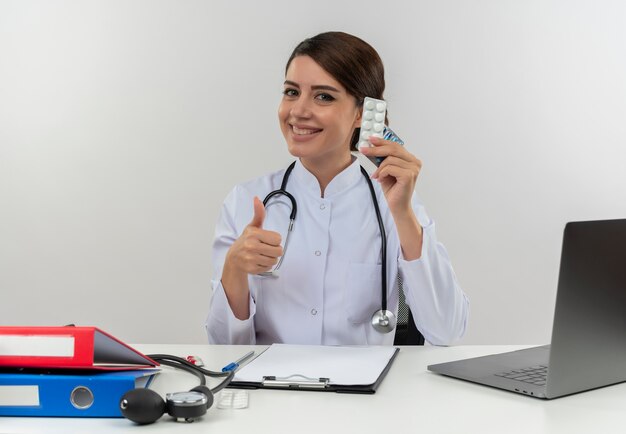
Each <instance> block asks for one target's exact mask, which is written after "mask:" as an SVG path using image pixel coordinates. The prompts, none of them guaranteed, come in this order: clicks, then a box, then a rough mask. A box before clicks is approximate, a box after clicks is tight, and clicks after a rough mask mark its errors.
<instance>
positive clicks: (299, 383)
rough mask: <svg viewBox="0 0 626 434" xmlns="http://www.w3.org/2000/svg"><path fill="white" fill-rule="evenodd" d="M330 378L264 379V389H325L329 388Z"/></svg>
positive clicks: (290, 377) (296, 376)
mask: <svg viewBox="0 0 626 434" xmlns="http://www.w3.org/2000/svg"><path fill="white" fill-rule="evenodd" d="M329 382H330V378H311V377H307V376H305V375H301V374H294V375H290V376H289V377H278V378H277V377H275V376H267V377H263V382H262V383H263V387H281V388H289V389H325V388H327V387H328V383H329Z"/></svg>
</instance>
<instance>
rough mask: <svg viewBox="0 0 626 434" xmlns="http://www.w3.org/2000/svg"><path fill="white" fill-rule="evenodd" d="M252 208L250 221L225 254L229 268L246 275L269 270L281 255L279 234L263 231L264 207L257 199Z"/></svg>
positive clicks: (256, 198)
mask: <svg viewBox="0 0 626 434" xmlns="http://www.w3.org/2000/svg"><path fill="white" fill-rule="evenodd" d="M253 207H254V216H253V217H252V221H250V223H249V224H248V226H246V228H245V229H244V230H243V233H242V234H241V236H239V238H237V240H236V241H235V242H234V243H233V245H232V246H231V247H230V249H229V250H228V253H227V254H226V261H227V262H228V263H229V265H230V266H232V267H234V268H235V269H237V270H239V271H241V272H245V273H248V274H258V273H262V272H264V271H269V270H271V269H272V267H273V266H274V265H276V263H277V262H278V258H279V257H280V256H282V254H283V248H282V247H281V245H280V243H281V236H280V234H279V233H278V232H274V231H266V230H265V229H263V221H264V220H265V207H264V206H263V202H261V200H260V199H259V198H258V197H255V198H254V202H253Z"/></svg>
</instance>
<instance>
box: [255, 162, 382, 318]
mask: <svg viewBox="0 0 626 434" xmlns="http://www.w3.org/2000/svg"><path fill="white" fill-rule="evenodd" d="M295 165H296V162H295V161H294V162H293V163H291V164H290V165H289V167H288V168H287V170H286V171H285V174H284V175H283V180H282V183H281V185H280V188H279V189H278V190H274V191H272V192H270V193H269V194H268V195H267V196H265V199H263V205H264V206H265V205H267V203H268V202H269V200H270V199H271V198H272V197H274V196H279V195H283V196H286V197H287V198H288V199H289V201H290V202H291V214H290V215H289V220H290V221H289V230H288V232H287V237H286V239H285V247H284V249H283V255H282V256H281V258H280V260H279V261H278V264H276V267H275V268H274V270H272V271H269V272H266V273H261V274H262V275H272V274H274V275H277V274H276V273H275V272H276V271H277V270H278V269H279V268H280V265H281V264H282V262H283V258H284V257H285V253H286V252H287V243H288V242H289V234H290V232H291V230H292V228H293V225H294V221H295V220H296V213H297V210H298V205H297V202H296V198H295V197H294V196H293V195H292V194H291V193H289V192H288V191H287V189H286V187H287V181H289V176H290V175H291V172H292V171H293V168H294V167H295ZM360 167H361V174H363V176H364V177H365V180H366V181H367V186H368V187H369V190H370V194H371V195H372V202H373V203H374V211H375V212H376V219H377V220H378V228H379V230H380V239H381V241H382V242H381V247H380V250H381V261H382V270H381V279H382V282H381V301H380V306H381V311H382V312H386V311H387V234H386V232H385V225H384V223H383V218H382V216H381V214H380V208H379V206H378V200H377V199H376V191H375V190H374V185H373V184H372V180H371V179H370V176H369V175H368V173H367V171H366V170H365V169H364V168H363V166H360Z"/></svg>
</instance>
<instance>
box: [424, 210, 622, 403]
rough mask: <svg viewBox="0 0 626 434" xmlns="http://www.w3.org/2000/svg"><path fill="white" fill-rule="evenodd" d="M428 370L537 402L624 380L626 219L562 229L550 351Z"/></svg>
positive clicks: (527, 351)
mask: <svg viewBox="0 0 626 434" xmlns="http://www.w3.org/2000/svg"><path fill="white" fill-rule="evenodd" d="M428 369H429V370H430V371H432V372H436V373H439V374H443V375H446V376H450V377H455V378H459V379H462V380H467V381H471V382H474V383H480V384H484V385H487V386H492V387H497V388H500V389H506V390H510V391H512V392H517V393H521V394H524V395H529V396H534V397H536V398H543V399H552V398H558V397H561V396H565V395H570V394H572V393H578V392H583V391H586V390H590V389H595V388H598V387H603V386H608V385H610V384H615V383H620V382H623V381H626V219H622V220H602V221H586V222H570V223H567V224H566V225H565V230H564V233H563V249H562V252H561V267H560V270H559V282H558V288H557V297H556V306H555V311H554V322H553V326H552V341H551V344H550V345H546V346H541V347H534V348H528V349H524V350H520V351H513V352H509V353H503V354H493V355H489V356H484V357H476V358H471V359H464V360H457V361H454V362H448V363H439V364H436V365H430V366H428Z"/></svg>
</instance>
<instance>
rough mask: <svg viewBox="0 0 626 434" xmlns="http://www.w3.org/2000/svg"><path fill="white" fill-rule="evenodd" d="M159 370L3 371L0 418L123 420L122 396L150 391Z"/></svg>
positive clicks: (0, 375) (0, 372)
mask: <svg viewBox="0 0 626 434" xmlns="http://www.w3.org/2000/svg"><path fill="white" fill-rule="evenodd" d="M157 373H158V369H142V370H134V371H116V372H98V373H94V372H88V373H86V372H84V371H83V372H80V373H75V372H73V373H68V372H62V373H59V372H58V371H57V372H55V373H49V372H48V373H36V372H32V371H31V372H19V371H6V370H2V371H0V416H45V417H57V416H60V417H122V413H121V411H120V409H119V401H120V398H121V397H122V395H124V393H126V392H127V391H129V390H131V389H135V388H137V387H148V386H149V385H150V383H151V381H152V379H153V378H154V375H155V374H157Z"/></svg>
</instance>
